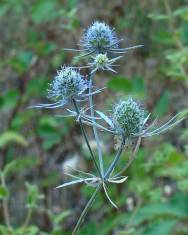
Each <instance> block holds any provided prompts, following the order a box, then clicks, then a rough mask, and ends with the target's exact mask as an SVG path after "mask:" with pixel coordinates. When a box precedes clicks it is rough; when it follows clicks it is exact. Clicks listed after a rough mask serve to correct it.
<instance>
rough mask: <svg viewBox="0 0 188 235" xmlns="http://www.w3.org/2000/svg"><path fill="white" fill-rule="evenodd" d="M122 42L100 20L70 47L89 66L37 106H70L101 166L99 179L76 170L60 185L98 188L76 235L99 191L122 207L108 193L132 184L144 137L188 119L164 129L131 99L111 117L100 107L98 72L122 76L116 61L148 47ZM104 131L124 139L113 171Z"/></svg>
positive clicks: (71, 71) (63, 73) (71, 70)
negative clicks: (128, 149)
mask: <svg viewBox="0 0 188 235" xmlns="http://www.w3.org/2000/svg"><path fill="white" fill-rule="evenodd" d="M121 40H122V39H118V37H117V36H116V33H115V31H114V30H113V29H112V28H111V27H110V26H108V25H106V24H105V23H103V22H94V23H93V24H92V25H91V26H90V27H88V28H87V29H86V30H85V32H84V35H83V37H82V38H81V41H80V44H79V45H80V47H81V49H80V50H77V49H68V48H67V49H65V50H70V51H79V52H82V53H83V54H81V56H84V57H86V59H88V64H87V65H85V66H82V67H71V66H63V67H62V68H61V69H60V70H59V71H58V72H57V75H56V76H55V78H54V80H53V81H52V82H51V84H50V85H49V89H48V98H49V99H50V100H51V103H49V104H39V105H36V106H34V107H37V108H48V109H54V108H63V107H64V110H65V112H67V113H66V114H65V115H64V117H70V116H71V117H74V118H75V121H76V122H77V123H79V125H80V128H81V131H82V134H83V138H84V140H85V142H86V145H87V147H88V150H89V153H90V155H91V159H92V161H93V164H94V167H95V168H96V175H94V174H93V173H86V172H83V171H80V170H77V169H74V170H73V172H74V173H73V174H70V173H65V174H67V175H68V176H69V177H71V178H72V179H73V180H72V181H70V182H66V183H64V184H62V185H60V186H58V187H57V188H64V187H66V186H70V185H74V184H78V183H85V184H87V185H88V186H91V187H94V188H95V191H94V193H93V195H92V197H91V198H90V200H89V201H88V203H87V205H86V207H85V209H84V210H83V212H82V214H81V216H80V218H79V220H78V222H77V224H76V226H75V228H74V231H73V235H75V234H76V233H77V232H78V230H79V228H80V225H81V223H82V221H83V219H84V217H85V216H86V214H87V212H88V210H89V209H90V207H91V206H92V204H93V202H94V200H95V197H96V195H97V193H99V192H100V191H103V192H104V194H105V195H106V197H107V199H108V200H109V202H110V203H111V204H112V206H114V207H117V206H116V204H115V203H114V202H113V201H112V199H111V198H110V196H109V194H108V187H110V184H120V183H124V182H125V181H126V180H127V176H124V175H122V174H123V173H124V172H126V169H127V168H128V167H129V166H130V165H131V163H132V162H133V160H134V159H135V156H136V153H137V151H138V149H139V146H140V143H141V139H142V138H146V137H150V136H154V135H158V134H161V133H164V132H165V131H167V130H169V129H170V128H172V127H174V126H175V125H177V124H178V123H179V122H181V121H182V120H183V119H185V118H186V112H180V113H178V114H177V115H175V116H174V117H172V118H171V119H170V120H169V121H167V122H166V123H164V124H162V125H161V126H159V125H157V122H156V120H154V121H153V122H151V121H150V122H149V123H150V124H148V120H149V117H150V114H148V112H146V111H145V110H144V109H143V108H142V107H141V106H140V105H139V103H138V102H137V101H136V100H134V99H133V98H131V97H130V98H128V99H127V100H124V99H122V100H120V101H119V102H117V103H116V104H114V106H113V111H112V113H111V114H108V115H107V114H104V113H103V112H101V111H98V110H96V109H95V108H94V107H95V105H94V102H93V96H94V95H96V94H98V93H99V92H102V90H103V88H102V89H98V90H94V85H93V83H94V79H95V73H96V72H97V71H98V70H108V71H110V72H116V71H115V70H114V68H115V66H117V65H116V64H115V62H117V60H119V59H120V58H122V55H123V54H124V53H126V52H127V51H128V50H130V49H135V48H138V47H141V46H142V45H138V46H132V47H129V48H120V42H121ZM116 54H118V56H116ZM119 54H121V55H119ZM81 68H88V69H89V74H88V76H83V75H82V74H81V73H80V69H81ZM65 106H66V108H65ZM67 106H69V107H67ZM85 125H89V126H90V127H92V129H93V133H94V138H95V141H96V146H97V155H98V156H96V153H94V151H93V150H92V148H91V146H90V142H89V140H88V137H87V133H86V130H85ZM100 130H102V131H106V132H108V133H109V134H111V135H114V136H116V137H118V139H119V140H120V144H119V146H118V149H117V153H116V154H115V156H114V159H113V161H112V162H111V164H110V165H109V166H108V168H107V169H104V164H103V161H104V159H103V152H102V149H101V142H100V135H99V134H100V133H99V131H100ZM133 138H134V139H135V138H136V139H137V142H136V145H135V148H134V149H133V151H132V154H131V157H130V159H129V160H128V162H127V164H126V165H125V166H123V167H122V169H121V170H120V172H116V171H115V170H116V167H117V163H118V160H119V158H120V156H121V153H122V151H123V149H124V147H125V145H127V144H128V143H130V141H131V140H132V139H133Z"/></svg>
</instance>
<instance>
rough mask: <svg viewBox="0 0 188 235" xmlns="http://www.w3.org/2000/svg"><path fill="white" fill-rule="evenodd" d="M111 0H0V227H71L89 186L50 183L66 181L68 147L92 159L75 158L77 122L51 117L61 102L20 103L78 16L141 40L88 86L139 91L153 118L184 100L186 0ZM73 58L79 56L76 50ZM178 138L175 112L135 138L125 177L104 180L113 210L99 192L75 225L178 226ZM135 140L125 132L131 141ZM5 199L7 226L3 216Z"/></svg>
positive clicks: (110, 229)
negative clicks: (154, 131) (172, 125)
mask: <svg viewBox="0 0 188 235" xmlns="http://www.w3.org/2000/svg"><path fill="white" fill-rule="evenodd" d="M119 2H121V1H112V0H110V1H96V0H95V1H90V2H89V1H88V2H87V1H86V2H85V3H84V4H83V3H82V1H77V0H66V1H60V0H53V1H52V0H30V1H24V0H9V1H1V2H0V21H1V35H2V36H1V45H2V46H1V47H0V50H1V51H0V54H1V62H0V75H1V79H0V167H1V168H0V208H1V209H0V235H1V234H2V235H38V234H39V235H62V234H63V235H70V234H71V232H72V228H73V227H74V225H75V223H76V221H77V218H78V216H79V213H80V211H81V209H82V208H83V207H84V204H85V203H86V200H88V199H89V198H90V196H91V195H92V192H93V191H92V190H91V189H90V187H80V188H79V187H78V188H76V189H75V188H74V189H73V188H69V189H68V190H67V191H63V190H62V191H60V190H57V189H55V187H56V186H57V185H58V184H59V183H61V182H62V181H63V180H66V179H64V178H63V179H62V172H63V170H64V168H63V167H64V166H63V164H64V162H65V161H66V160H69V158H71V157H72V156H73V155H75V154H77V155H79V156H80V158H81V159H82V161H78V162H79V167H80V168H81V169H82V168H83V169H91V167H92V166H91V164H90V158H88V157H87V158H83V156H86V155H88V154H87V152H86V150H85V148H83V144H82V138H81V136H80V132H79V131H78V128H77V125H74V124H73V121H72V120H71V119H69V120H68V119H62V118H60V117H56V114H57V115H62V112H63V111H61V110H60V111H59V112H57V113H56V112H54V114H53V113H52V111H51V110H50V111H48V110H44V111H41V110H34V111H33V110H32V109H29V108H28V107H29V106H30V105H33V104H35V103H38V102H39V101H41V103H44V102H46V100H45V98H44V97H46V89H47V88H48V84H49V83H50V81H51V79H52V78H53V76H54V75H55V74H56V69H59V68H60V66H61V65H63V64H65V63H66V64H70V62H71V61H70V60H71V59H70V57H71V56H70V54H69V53H67V52H66V51H63V50H62V48H63V47H68V48H69V47H70V45H72V43H73V44H74V46H75V48H76V47H77V44H78V43H79V39H78V38H79V35H80V34H81V32H82V28H83V25H84V26H85V25H88V24H89V23H91V21H90V19H91V18H92V17H93V16H94V18H95V19H104V15H105V19H104V20H107V22H110V23H111V24H114V26H117V28H118V30H120V36H121V37H124V35H125V36H126V38H127V39H128V40H127V39H126V40H125V41H123V42H122V45H123V46H127V44H130V45H134V44H135V43H138V44H144V47H143V49H139V50H138V51H136V52H130V53H129V52H128V53H127V54H125V59H126V63H125V65H124V66H122V67H120V69H121V74H123V75H122V76H119V75H117V76H113V77H112V78H111V79H110V78H107V79H106V78H105V77H107V76H106V75H109V74H107V73H106V74H105V75H104V79H96V83H97V85H98V84H99V86H103V85H104V86H107V87H108V88H110V93H113V94H117V96H118V95H119V94H121V95H123V96H133V97H135V98H141V99H142V100H145V101H146V102H144V105H145V106H147V107H148V109H149V110H150V111H152V113H154V115H153V118H160V117H164V116H170V115H171V114H172V113H175V112H177V110H179V109H181V108H186V106H187V84H188V83H187V82H188V75H187V71H188V66H187V65H188V7H187V6H186V1H183V0H182V1H168V0H162V1H152V3H151V4H148V1H146V0H143V1H140V0H133V1H127V3H126V4H125V5H121V4H120V3H119ZM166 4H167V5H166ZM112 12H113V14H112ZM91 16H92V17H91ZM94 18H93V19H94ZM88 19H89V20H88ZM67 32H68V33H67ZM74 60H75V61H74V62H76V63H77V64H78V63H79V64H80V65H82V62H83V61H82V60H81V59H80V58H76V59H74ZM121 63H124V59H122V60H121V61H120V65H121ZM116 69H117V71H118V72H119V68H118V67H117V68H116ZM82 73H83V74H86V73H87V70H83V71H82ZM135 74H137V75H136V76H135ZM108 77H109V76H108ZM106 94H107V96H108V93H106ZM110 95H111V94H110ZM96 100H97V102H98V103H100V104H99V106H101V107H102V108H104V109H105V107H106V103H108V104H109V103H110V104H111V103H112V100H110V99H109V98H107V99H106V98H104V97H103V96H102V95H101V97H100V96H99V97H98V96H97V98H96ZM114 100H116V97H114V98H113V101H114ZM102 101H103V102H102ZM105 102H106V103H105ZM98 103H97V106H98ZM102 103H104V106H103V104H102ZM141 105H142V104H141ZM110 107H111V106H110ZM166 118H167V117H164V119H166ZM102 134H103V133H102ZM187 138H188V131H187V122H186V121H184V122H183V123H182V126H181V125H180V126H179V127H178V128H177V129H176V130H175V131H172V132H170V134H166V135H164V136H163V137H162V138H161V137H155V138H153V139H151V140H150V141H147V140H143V142H142V147H141V149H140V151H139V153H138V154H137V156H136V160H135V163H134V164H133V165H132V166H131V168H130V169H129V170H128V171H126V172H125V175H128V180H127V181H126V182H125V183H124V184H123V185H118V187H114V186H112V187H111V188H109V194H110V195H111V196H112V197H113V198H114V201H115V202H116V203H117V204H118V206H119V210H117V211H116V210H114V209H113V208H111V206H110V205H109V204H108V201H107V200H106V199H105V198H104V197H103V194H100V195H98V197H97V200H96V201H95V203H94V205H93V211H91V213H90V214H89V215H88V216H87V218H86V219H85V221H86V223H84V226H83V227H82V229H81V231H80V234H83V235H95V234H97V235H109V234H117V235H187V234H188V225H187V220H188V207H187V205H188V197H187V195H188V159H187V157H188V143H187ZM104 142H105V143H107V144H106V145H104V147H103V148H104V149H106V148H107V150H108V151H107V152H108V154H107V155H105V156H104V158H105V159H106V162H105V168H107V167H108V165H109V164H110V162H111V161H112V156H113V152H114V150H113V146H114V142H115V140H112V139H109V138H108V137H106V136H105V135H104ZM134 145H135V143H134V141H133V143H132V148H133V147H134ZM70 146H73V147H70ZM129 154H130V149H125V151H124V154H123V156H122V158H121V159H120V163H119V165H120V167H122V166H125V165H126V163H127V161H128V158H129ZM80 158H79V159H80ZM76 168H77V166H76ZM62 169H63V170H62ZM168 190H169V191H168ZM130 199H131V200H132V201H131V200H130ZM131 203H132V204H131ZM6 207H8V212H9V213H8V214H9V215H8V217H9V220H10V225H9V223H7V221H6V220H7V219H6V216H5V215H4V212H6Z"/></svg>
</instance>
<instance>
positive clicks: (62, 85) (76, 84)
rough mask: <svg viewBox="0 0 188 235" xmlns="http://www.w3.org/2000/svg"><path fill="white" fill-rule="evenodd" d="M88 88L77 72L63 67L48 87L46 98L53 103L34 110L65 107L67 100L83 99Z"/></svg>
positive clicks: (86, 82)
mask: <svg viewBox="0 0 188 235" xmlns="http://www.w3.org/2000/svg"><path fill="white" fill-rule="evenodd" d="M87 88H88V81H87V80H86V79H85V78H84V77H83V76H82V75H81V74H80V72H79V71H77V70H76V69H73V68H72V67H66V66H63V67H62V68H61V70H59V71H58V72H57V75H56V76H55V78H54V80H53V81H52V83H51V84H50V85H49V89H48V96H47V97H48V98H49V99H50V100H52V101H55V103H52V104H39V105H36V106H33V107H36V108H41V107H42V108H57V107H61V106H63V105H65V104H66V103H67V102H68V101H69V100H71V99H73V98H74V99H76V98H84V96H85V95H84V94H83V93H84V92H85V91H86V89H87Z"/></svg>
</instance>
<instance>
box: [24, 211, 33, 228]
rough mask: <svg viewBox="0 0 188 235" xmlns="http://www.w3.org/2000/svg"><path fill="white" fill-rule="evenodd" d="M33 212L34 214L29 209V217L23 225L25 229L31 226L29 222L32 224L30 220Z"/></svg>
mask: <svg viewBox="0 0 188 235" xmlns="http://www.w3.org/2000/svg"><path fill="white" fill-rule="evenodd" d="M32 212H33V211H32V209H31V208H29V209H28V212H27V216H26V219H25V222H24V224H23V227H24V228H26V227H27V226H28V224H29V222H30V220H31V215H32Z"/></svg>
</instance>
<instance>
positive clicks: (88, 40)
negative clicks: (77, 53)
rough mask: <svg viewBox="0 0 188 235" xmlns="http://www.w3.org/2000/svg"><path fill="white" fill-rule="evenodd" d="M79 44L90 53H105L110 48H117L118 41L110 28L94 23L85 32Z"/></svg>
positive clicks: (103, 24)
mask: <svg viewBox="0 0 188 235" xmlns="http://www.w3.org/2000/svg"><path fill="white" fill-rule="evenodd" d="M81 44H82V46H83V47H84V48H85V49H87V50H89V51H91V52H92V51H93V52H97V53H105V52H107V51H108V50H109V49H111V48H117V47H118V39H117V37H116V34H115V32H114V31H113V29H111V28H110V26H108V25H106V24H105V23H103V22H98V21H96V22H94V23H93V24H92V25H91V26H90V27H89V28H88V29H87V30H86V32H85V34H84V36H83V38H82V40H81Z"/></svg>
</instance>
